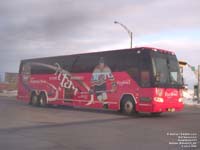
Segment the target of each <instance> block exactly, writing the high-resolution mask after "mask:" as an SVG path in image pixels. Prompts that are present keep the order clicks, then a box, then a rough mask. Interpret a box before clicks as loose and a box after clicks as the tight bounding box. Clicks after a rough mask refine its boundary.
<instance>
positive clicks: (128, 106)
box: [121, 97, 136, 115]
mask: <svg viewBox="0 0 200 150" xmlns="http://www.w3.org/2000/svg"><path fill="white" fill-rule="evenodd" d="M121 110H122V113H124V114H126V115H131V114H134V113H136V110H135V103H134V100H133V99H132V98H131V97H125V98H124V99H123V100H122V103H121Z"/></svg>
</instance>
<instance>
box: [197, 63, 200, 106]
mask: <svg viewBox="0 0 200 150" xmlns="http://www.w3.org/2000/svg"><path fill="white" fill-rule="evenodd" d="M197 76H198V87H197V88H198V89H197V98H198V103H200V99H199V96H200V65H198V75H197Z"/></svg>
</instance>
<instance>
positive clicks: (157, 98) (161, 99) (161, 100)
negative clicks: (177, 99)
mask: <svg viewBox="0 0 200 150" xmlns="http://www.w3.org/2000/svg"><path fill="white" fill-rule="evenodd" d="M154 101H155V102H159V103H163V102H164V100H163V98H161V97H154Z"/></svg>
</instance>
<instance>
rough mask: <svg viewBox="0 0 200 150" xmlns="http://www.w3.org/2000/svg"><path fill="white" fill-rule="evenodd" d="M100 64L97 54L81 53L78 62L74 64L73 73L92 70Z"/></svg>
mask: <svg viewBox="0 0 200 150" xmlns="http://www.w3.org/2000/svg"><path fill="white" fill-rule="evenodd" d="M97 64H98V56H97V54H88V55H86V54H85V55H79V56H78V58H77V60H76V62H75V63H74V64H73V66H72V70H71V71H72V72H73V73H80V72H81V73H82V72H88V73H89V72H92V71H93V69H94V67H95V66H96V65H97Z"/></svg>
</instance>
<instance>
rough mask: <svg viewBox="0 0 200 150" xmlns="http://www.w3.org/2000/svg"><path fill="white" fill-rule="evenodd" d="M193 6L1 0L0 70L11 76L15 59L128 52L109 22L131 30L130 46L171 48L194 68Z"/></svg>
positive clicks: (197, 28)
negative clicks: (118, 23)
mask: <svg viewBox="0 0 200 150" xmlns="http://www.w3.org/2000/svg"><path fill="white" fill-rule="evenodd" d="M199 8H200V1H199V0H190V1H189V0H167V1H161V0H151V1H150V0H140V1H138V0H117V1H116V0H109V1H108V0H101V1H98V0H84V1H83V0H56V1H55V0H42V1H41V0H29V1H27V0H12V1H8V0H1V2H0V22H1V24H0V50H1V55H0V63H1V65H0V72H5V71H8V72H17V71H18V67H19V63H20V60H21V59H27V58H33V57H47V56H55V55H67V54H72V53H84V52H88V51H100V50H110V49H120V48H128V47H129V45H130V43H129V42H130V40H129V37H128V34H127V33H126V31H125V30H123V29H122V27H120V26H119V25H117V24H114V21H119V22H121V23H123V24H125V25H126V26H127V27H128V28H129V29H130V30H131V31H132V32H133V46H151V47H158V48H162V49H168V50H172V51H174V52H175V53H176V54H177V57H178V58H179V59H181V60H185V61H187V62H189V63H190V64H191V65H194V66H197V65H198V64H200V59H199V56H200V54H199V51H200V42H199V41H200V19H199V16H200V9H199ZM185 72H186V73H185V78H186V79H187V82H188V83H190V84H191V85H192V84H194V83H195V82H196V80H195V78H194V77H193V75H192V73H191V72H190V71H189V70H188V68H186V71H185Z"/></svg>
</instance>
